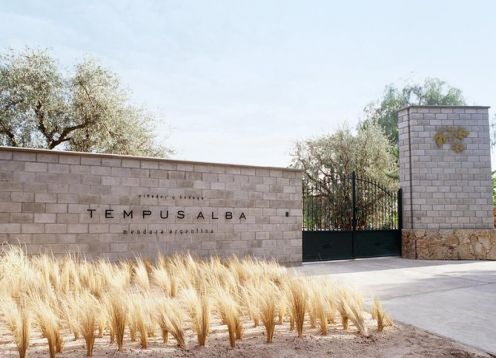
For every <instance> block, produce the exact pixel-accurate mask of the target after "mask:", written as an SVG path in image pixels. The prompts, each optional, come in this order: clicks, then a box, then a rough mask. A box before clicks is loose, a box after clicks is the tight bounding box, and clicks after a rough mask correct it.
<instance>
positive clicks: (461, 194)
mask: <svg viewBox="0 0 496 358" xmlns="http://www.w3.org/2000/svg"><path fill="white" fill-rule="evenodd" d="M457 128H463V129H465V130H466V131H467V132H468V136H467V137H466V138H464V139H462V140H458V141H455V142H458V143H460V144H462V145H463V147H464V150H463V151H460V152H458V153H457V152H455V151H454V150H453V149H452V148H451V144H450V143H445V144H443V145H442V146H441V147H438V145H437V144H436V141H435V139H434V137H435V135H436V133H439V131H443V130H454V129H457ZM398 130H399V148H400V185H401V188H402V190H403V228H404V229H405V230H407V231H411V232H412V234H408V233H406V234H404V235H403V240H404V241H408V242H407V243H406V244H408V245H406V244H405V242H404V244H405V245H406V246H409V245H410V243H412V242H417V241H418V242H420V241H422V245H423V248H422V250H423V252H424V253H425V252H426V250H427V249H425V245H429V242H430V243H431V244H432V245H434V241H436V242H439V241H440V240H441V238H446V240H448V241H449V242H450V243H449V244H447V245H444V246H443V245H441V246H443V247H448V246H450V245H451V246H453V245H454V239H453V237H457V238H458V237H459V236H460V235H455V234H450V235H448V234H446V233H447V232H458V233H459V232H463V235H462V237H470V238H471V239H470V240H472V241H473V240H474V238H473V235H472V236H471V235H469V234H468V232H469V231H470V230H472V231H473V232H475V233H477V232H484V235H483V236H484V238H485V237H486V236H487V233H486V231H487V230H492V229H493V228H494V222H493V202H492V184H491V156H490V137H489V116H488V107H480V106H411V107H407V108H404V109H402V110H400V111H399V112H398ZM452 139H453V138H451V140H452ZM419 230H420V231H419ZM450 230H451V231H450ZM453 230H455V231H453ZM456 230H464V231H456ZM467 230H468V231H467ZM484 230H486V231H484ZM419 232H423V233H424V234H422V235H420V236H419V234H418V233H419ZM425 233H428V234H425ZM439 233H441V234H439ZM412 237H422V239H419V240H411V238H412ZM489 237H491V238H493V237H494V235H489ZM426 238H433V239H432V240H431V241H429V240H428V239H426ZM434 238H436V239H434ZM491 240H493V239H491ZM424 242H425V243H424ZM405 245H404V247H405ZM438 246H439V245H438ZM418 250H420V248H419V249H418ZM450 250H451V252H452V254H448V253H447V252H446V253H445V255H444V257H442V256H443V255H441V254H440V253H439V250H435V251H436V252H437V254H436V255H422V256H436V257H435V258H453V257H459V258H465V257H460V255H458V254H453V252H454V251H453V250H454V249H453V248H451V249H450ZM455 251H456V250H455ZM415 255H416V256H417V257H418V254H415ZM415 255H412V254H411V250H409V254H408V255H407V256H408V257H412V256H415ZM477 255H478V254H477ZM477 255H475V256H477ZM461 256H467V255H461ZM468 256H470V255H468ZM478 256H483V255H478ZM471 257H472V256H471ZM466 258H469V257H466Z"/></svg>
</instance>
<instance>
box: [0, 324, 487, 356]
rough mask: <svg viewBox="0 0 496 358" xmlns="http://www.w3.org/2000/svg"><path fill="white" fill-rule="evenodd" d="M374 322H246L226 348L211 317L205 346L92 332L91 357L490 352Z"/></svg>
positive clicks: (8, 342)
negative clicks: (361, 329) (116, 339)
mask: <svg viewBox="0 0 496 358" xmlns="http://www.w3.org/2000/svg"><path fill="white" fill-rule="evenodd" d="M374 323H375V322H373V321H368V326H369V328H370V337H363V336H361V335H359V334H358V333H357V332H356V330H355V328H354V327H353V326H351V327H350V328H349V330H348V331H343V330H342V328H341V326H340V325H333V326H332V327H331V328H330V330H329V334H328V335H327V336H321V335H320V332H319V329H318V328H311V327H308V326H307V327H305V331H304V337H302V338H298V337H297V336H296V332H294V331H289V324H288V323H287V322H286V323H285V324H283V325H278V326H277V327H276V332H275V334H274V341H273V343H270V344H267V343H266V342H265V334H264V328H263V327H256V328H254V327H253V324H251V323H248V322H247V323H245V334H244V336H243V339H242V340H239V341H237V345H236V348H234V349H233V348H230V346H229V340H228V334H227V328H226V326H223V325H220V323H218V322H216V323H215V324H214V325H213V326H212V331H211V333H210V335H209V337H208V339H207V345H206V347H199V346H198V345H197V341H196V336H195V335H194V333H193V332H191V331H190V330H187V331H186V337H187V348H186V349H179V348H177V347H176V346H175V340H174V338H173V337H172V336H171V337H170V338H169V342H168V343H167V344H163V343H162V342H161V337H159V332H158V330H157V337H152V338H150V341H149V346H148V348H147V349H140V346H139V342H131V341H129V337H127V336H126V340H125V343H124V351H123V352H117V347H116V346H115V344H112V345H111V344H109V337H108V336H106V335H105V336H104V337H103V338H97V339H96V342H95V349H94V351H93V356H94V357H145V356H146V357H205V358H206V357H257V358H259V357H267V358H269V357H270V358H274V357H288V358H289V357H313V358H316V357H350V358H351V357H353V358H354V357H423V358H424V357H491V356H490V355H487V354H485V353H484V352H480V351H477V350H475V349H473V348H470V347H466V346H463V345H461V344H459V343H457V342H454V341H452V340H449V339H446V338H443V337H439V336H436V335H434V334H432V333H429V332H426V331H423V330H420V329H418V328H415V327H413V326H409V325H405V324H398V323H397V324H396V325H395V326H394V327H388V328H386V329H385V330H384V331H383V332H377V331H376V329H375V325H374ZM0 334H1V336H0V356H1V357H18V354H17V351H16V348H15V345H14V344H13V343H12V337H11V336H10V334H9V333H8V332H7V331H6V329H5V327H1V328H0ZM31 337H32V339H31V343H30V347H29V350H28V357H30V358H34V357H40V358H41V357H48V347H47V343H46V340H45V339H44V338H42V337H41V335H40V334H39V332H38V331H37V330H33V332H32V335H31ZM64 341H65V344H64V350H63V352H62V353H59V354H57V357H70V358H75V357H85V356H86V349H85V346H84V339H82V338H80V339H79V340H77V341H74V340H73V339H72V338H71V336H70V335H69V332H67V335H66V336H65V338H64Z"/></svg>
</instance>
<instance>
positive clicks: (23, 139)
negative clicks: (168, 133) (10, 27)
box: [0, 49, 169, 157]
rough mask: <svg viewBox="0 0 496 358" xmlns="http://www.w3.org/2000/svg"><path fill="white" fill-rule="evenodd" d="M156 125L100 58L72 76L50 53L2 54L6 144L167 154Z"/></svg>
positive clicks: (1, 119)
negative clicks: (160, 141) (133, 101)
mask: <svg viewBox="0 0 496 358" xmlns="http://www.w3.org/2000/svg"><path fill="white" fill-rule="evenodd" d="M153 123H154V120H153V117H152V116H151V115H149V114H148V113H147V112H146V111H145V110H144V109H143V108H140V107H137V106H134V105H132V104H131V103H130V101H129V94H128V92H127V91H125V90H124V89H123V88H122V86H121V84H120V81H119V78H118V77H117V76H116V75H115V74H114V73H112V72H111V71H109V70H107V69H105V68H103V67H102V66H101V65H99V64H98V63H97V62H96V61H94V60H83V61H82V62H80V63H79V64H77V65H76V66H75V68H74V70H73V71H72V72H71V73H66V72H64V71H62V70H61V69H60V67H59V66H58V64H57V62H56V60H55V59H54V58H53V57H52V56H50V54H49V53H48V52H47V51H41V50H30V49H28V50H25V51H22V52H13V51H10V52H8V53H5V54H3V55H0V145H9V146H14V147H34V148H47V149H55V148H57V149H65V150H75V151H85V152H101V153H117V154H130V155H148V156H162V157H163V156H166V155H167V154H168V153H169V150H167V149H166V148H165V147H163V146H160V145H157V144H156V143H155V137H154V135H153V132H152V125H153Z"/></svg>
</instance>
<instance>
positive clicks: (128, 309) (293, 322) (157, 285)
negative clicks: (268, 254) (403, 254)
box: [0, 246, 392, 358]
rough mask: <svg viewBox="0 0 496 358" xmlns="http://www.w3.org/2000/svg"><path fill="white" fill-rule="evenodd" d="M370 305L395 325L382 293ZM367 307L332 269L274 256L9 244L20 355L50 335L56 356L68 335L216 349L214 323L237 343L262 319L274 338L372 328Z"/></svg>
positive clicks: (8, 273) (4, 260)
mask: <svg viewBox="0 0 496 358" xmlns="http://www.w3.org/2000/svg"><path fill="white" fill-rule="evenodd" d="M370 313H371V315H372V317H373V319H374V320H376V323H377V330H378V331H381V330H383V329H384V327H387V326H389V325H392V320H391V319H390V317H389V316H388V315H387V313H386V312H385V311H384V309H383V308H382V305H381V304H380V302H379V301H378V300H375V301H374V302H373V303H372V306H371V309H370ZM337 317H340V318H341V320H340V321H341V322H340V323H341V325H338V322H337V321H338V320H337ZM367 317H368V316H367V313H366V312H365V311H364V301H363V298H362V296H361V295H360V294H359V293H358V292H357V291H355V290H353V289H350V288H347V287H346V286H343V285H340V284H337V283H334V282H332V281H330V280H329V279H323V278H318V279H316V278H309V277H306V278H302V277H299V276H298V275H296V274H294V273H292V272H290V271H289V270H288V269H286V268H285V267H282V266H280V265H278V264H277V263H276V262H274V261H266V260H258V259H254V258H244V259H241V258H238V257H231V258H229V259H222V258H219V257H210V258H207V259H197V258H195V257H193V256H192V255H190V254H182V255H180V254H176V255H173V256H169V257H166V256H159V257H158V258H157V260H155V261H150V260H145V259H142V258H137V259H135V260H124V261H120V262H109V261H108V260H104V259H99V260H96V261H90V260H86V259H85V258H84V257H79V256H76V255H66V256H64V257H54V256H52V255H38V256H33V257H28V256H26V255H25V254H24V252H23V251H22V249H21V248H19V247H14V246H7V247H3V248H2V251H1V252H0V329H3V331H4V332H8V335H9V337H10V338H9V339H8V341H10V342H12V343H9V344H12V346H15V347H16V350H17V352H18V355H19V357H21V358H24V357H26V356H27V352H28V351H29V345H30V342H31V341H32V340H33V337H36V339H40V337H42V339H43V341H44V342H46V343H44V344H45V345H44V348H43V349H45V352H46V354H47V355H49V356H50V357H51V358H52V357H55V356H56V355H57V353H61V352H62V350H63V348H64V343H65V342H66V343H67V344H71V345H73V344H79V345H80V346H81V347H84V349H85V350H86V355H87V356H92V355H93V354H96V353H94V352H97V351H98V349H99V347H101V346H108V347H115V348H116V349H117V350H118V351H120V352H124V351H126V350H127V349H131V348H133V349H140V348H141V349H149V348H150V347H152V348H153V347H156V346H172V347H174V346H176V347H178V349H184V348H187V347H188V346H193V345H198V346H207V348H206V349H208V341H207V338H208V337H209V335H210V334H213V333H212V332H215V334H221V335H223V334H224V335H225V337H226V345H228V346H230V347H236V345H237V344H241V343H239V340H241V339H242V338H243V336H244V335H245V331H246V330H248V329H249V330H252V329H254V328H253V327H257V326H259V325H261V326H263V328H264V333H263V335H264V341H265V342H267V343H271V342H273V341H274V340H276V339H277V337H278V332H290V331H292V330H294V331H295V333H293V334H295V335H297V336H298V337H303V333H304V332H305V334H307V335H327V334H329V332H330V330H337V329H345V330H349V331H350V332H356V334H360V335H364V336H367V335H369V328H368V327H367V324H366V323H367V322H366V318H367ZM312 327H315V328H312ZM258 332H260V329H259V330H258ZM6 334H7V333H6ZM250 334H251V333H250ZM260 334H261V333H260ZM73 342H75V343H73ZM151 342H153V344H151ZM227 342H229V343H227ZM38 344H39V343H37V345H38ZM2 349H4V347H2V345H1V344H0V353H1V352H2ZM37 349H40V347H37ZM0 355H1V354H0Z"/></svg>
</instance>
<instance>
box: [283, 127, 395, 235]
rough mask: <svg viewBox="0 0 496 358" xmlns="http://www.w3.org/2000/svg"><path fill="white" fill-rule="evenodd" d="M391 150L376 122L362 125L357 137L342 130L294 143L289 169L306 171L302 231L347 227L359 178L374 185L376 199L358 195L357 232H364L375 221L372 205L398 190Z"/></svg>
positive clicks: (365, 194)
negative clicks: (355, 178) (355, 181)
mask: <svg viewBox="0 0 496 358" xmlns="http://www.w3.org/2000/svg"><path fill="white" fill-rule="evenodd" d="M395 163H396V162H395V160H394V156H393V145H392V144H391V142H390V141H389V140H388V138H387V137H386V135H385V134H384V132H383V130H382V128H381V127H380V126H379V124H377V123H376V122H369V123H367V125H360V126H359V127H358V129H357V130H356V132H354V131H353V130H351V129H350V128H349V127H344V128H342V129H340V130H338V131H336V132H334V133H332V134H328V135H323V136H320V137H316V138H311V139H307V140H304V141H301V142H298V143H297V144H296V146H295V148H294V151H293V153H292V166H293V167H296V168H300V169H303V170H304V175H305V177H304V181H303V182H304V190H305V191H306V194H305V202H304V205H305V213H306V215H305V217H304V225H305V226H307V227H312V228H316V229H329V228H332V229H342V230H347V229H350V227H351V216H352V211H351V210H352V205H351V200H352V198H351V181H350V180H349V178H350V177H349V176H350V175H351V173H352V172H355V173H356V175H357V176H358V177H362V178H367V179H369V180H372V181H373V182H374V183H377V184H378V185H379V186H380V188H382V189H384V190H380V191H379V192H377V194H376V195H369V194H368V193H362V194H363V195H360V197H359V201H360V203H359V205H360V207H361V208H362V210H361V214H360V220H361V222H359V223H358V225H359V226H366V225H367V223H368V222H370V221H371V220H372V219H373V217H374V215H375V211H374V210H375V209H374V203H376V202H377V201H380V200H386V198H385V195H386V193H387V192H388V191H395V190H397V189H398V181H397V180H396V177H397V170H398V169H397V166H396V164H395Z"/></svg>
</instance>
